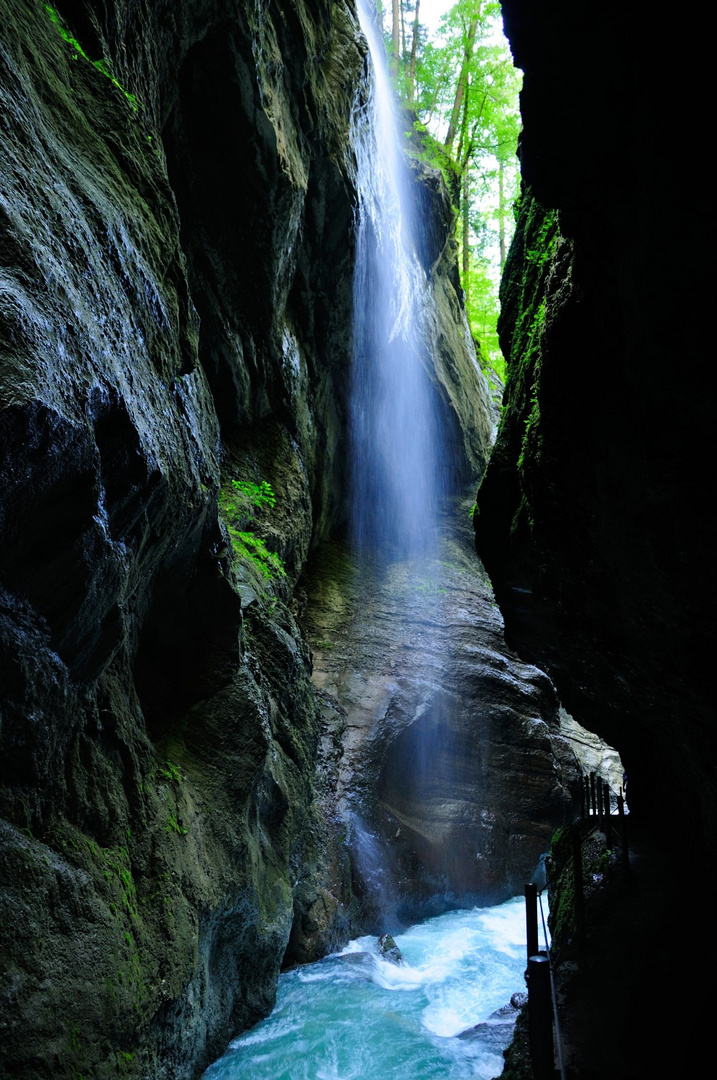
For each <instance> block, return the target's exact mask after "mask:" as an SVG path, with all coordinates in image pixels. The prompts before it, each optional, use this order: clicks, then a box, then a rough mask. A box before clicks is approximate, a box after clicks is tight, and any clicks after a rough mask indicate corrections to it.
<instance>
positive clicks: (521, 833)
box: [302, 500, 577, 932]
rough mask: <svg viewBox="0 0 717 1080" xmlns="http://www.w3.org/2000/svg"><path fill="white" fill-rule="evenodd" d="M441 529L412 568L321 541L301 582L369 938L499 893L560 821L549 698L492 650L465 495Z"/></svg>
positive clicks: (496, 638)
mask: <svg viewBox="0 0 717 1080" xmlns="http://www.w3.org/2000/svg"><path fill="white" fill-rule="evenodd" d="M443 532H444V536H443V540H442V543H441V545H440V547H439V549H438V550H437V551H436V553H435V556H434V557H433V558H430V559H428V558H426V559H425V560H423V561H418V560H414V561H411V560H397V561H394V562H382V561H380V560H378V559H377V560H376V561H375V562H373V563H372V564H370V565H366V564H364V565H357V563H356V560H355V558H352V557H351V554H350V552H349V551H347V550H346V549H345V548H343V547H342V546H340V545H338V544H336V543H333V544H327V545H323V546H322V547H320V548H319V549H318V550H317V552H316V553H315V555H314V557H313V559H312V561H311V563H310V566H309V569H308V571H307V574H306V575H305V577H304V579H303V582H302V584H303V585H304V587H305V588H306V590H307V594H308V599H307V603H306V607H305V610H304V611H303V614H302V624H303V625H304V626H305V628H306V633H307V638H308V640H309V643H310V645H311V650H312V655H313V660H314V671H313V680H314V683H315V685H316V686H317V687H318V689H319V691H320V693H321V695H322V697H323V700H324V711H325V714H326V717H327V723H328V724H329V725H333V726H334V728H335V729H338V730H339V731H340V732H341V742H342V746H343V753H342V756H341V759H340V761H339V763H338V765H339V774H338V775H339V783H338V790H337V794H338V806H339V809H340V812H341V815H342V818H343V819H344V820H345V821H346V824H347V831H348V838H349V842H350V848H351V854H352V858H353V860H354V865H355V868H356V871H357V873H356V874H355V878H356V883H355V889H356V893H357V895H358V896H360V898H361V913H362V919H363V920H364V921H365V922H366V923H367V924H368V925H369V926H371V927H372V928H373V929H374V930H375V931H376V932H379V931H380V930H381V929H383V930H385V929H386V927H389V928H390V929H394V928H396V927H400V925H401V924H402V923H407V922H414V921H417V920H418V919H421V918H425V917H426V916H427V915H429V914H437V913H438V912H440V911H444V910H446V909H448V908H451V907H455V906H457V905H462V906H473V905H475V904H481V905H483V904H487V903H491V902H500V901H502V900H505V899H507V898H508V897H510V896H515V895H516V894H518V893H520V892H521V891H522V889H523V887H524V884H525V882H526V881H530V880H531V878H532V876H533V873H534V871H535V868H536V864H537V862H538V859H539V856H540V854H541V853H542V852H544V851H547V850H548V848H549V846H550V837H551V834H552V832H553V830H554V829H555V828H556V827H557V826H558V825H561V824H563V823H564V822H565V821H566V820H570V818H571V816H572V810H573V806H572V796H571V792H572V791H575V790H576V783H575V781H576V776H577V769H576V764H575V759H574V756H573V753H572V751H571V750H570V749H569V748H568V746H567V744H566V743H565V741H564V740H563V738H562V737H561V735H560V730H559V718H558V700H557V696H556V693H555V689H554V687H553V685H552V683H551V682H550V680H549V679H548V678H547V677H546V676H545V674H544V672H542V671H540V670H539V669H538V668H535V667H532V666H530V665H527V664H524V663H521V662H520V660H519V659H518V657H517V656H515V654H513V653H511V651H510V650H509V649H508V648H507V647H506V645H505V640H504V637H503V623H502V619H501V617H500V613H499V611H498V608H497V606H496V604H495V601H494V597H493V593H492V590H491V588H490V583H489V582H488V580H487V577H486V575H485V573H484V571H483V570H482V568H481V567H480V566H478V567H477V566H476V563H475V555H473V556H472V557H471V542H470V540H471V524H470V517H469V500H468V501H466V500H463V501H461V502H460V503H459V504H458V505H456V506H455V507H454V511H453V516H452V517H449V516H447V517H446V520H445V522H444V528H443Z"/></svg>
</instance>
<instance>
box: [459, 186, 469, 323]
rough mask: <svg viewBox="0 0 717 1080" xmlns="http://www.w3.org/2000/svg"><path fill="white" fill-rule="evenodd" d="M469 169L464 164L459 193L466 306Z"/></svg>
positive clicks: (467, 290) (467, 285)
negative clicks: (461, 185) (461, 186)
mask: <svg viewBox="0 0 717 1080" xmlns="http://www.w3.org/2000/svg"><path fill="white" fill-rule="evenodd" d="M469 173H470V170H469V168H468V166H467V165H466V170H465V172H464V173H463V188H462V193H461V216H462V218H463V221H462V223H461V225H462V230H461V231H462V238H463V239H462V242H463V251H462V253H461V255H462V263H463V291H464V293H465V294H466V306H467V304H468V292H469V288H470V280H469V279H470V251H471V248H470V190H469V189H470V185H469V182H468V176H469Z"/></svg>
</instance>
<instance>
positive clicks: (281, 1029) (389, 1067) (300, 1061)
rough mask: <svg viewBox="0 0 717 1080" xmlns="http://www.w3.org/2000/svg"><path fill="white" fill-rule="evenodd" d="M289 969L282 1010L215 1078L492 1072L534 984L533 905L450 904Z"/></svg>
mask: <svg viewBox="0 0 717 1080" xmlns="http://www.w3.org/2000/svg"><path fill="white" fill-rule="evenodd" d="M394 938H395V942H396V945H397V946H398V948H399V949H400V951H401V954H402V957H403V959H402V961H401V962H400V963H398V964H397V963H394V962H392V961H390V960H387V959H383V958H382V955H381V950H380V947H379V944H378V939H377V938H375V937H361V938H357V939H356V940H355V941H351V942H350V943H349V944H348V945H347V946H346V948H345V949H343V951H342V952H340V953H334V954H332V955H331V956H327V957H326V958H325V959H323V960H320V961H319V962H318V963H316V964H309V965H306V966H304V967H299V968H294V969H293V970H292V971H288V972H286V973H285V974H283V975H282V976H281V977H280V980H279V988H278V993H277V999H276V1006H275V1008H274V1011H273V1012H272V1013H271V1015H270V1016H268V1017H267V1019H266V1020H263V1021H262V1022H261V1023H260V1024H258V1025H257V1026H256V1027H254V1028H252V1029H251V1030H250V1031H247V1032H245V1033H244V1034H243V1035H241V1036H240V1037H239V1038H238V1039H235V1040H234V1041H233V1042H232V1043H231V1045H230V1046H229V1049H228V1050H227V1052H226V1054H225V1055H224V1056H223V1057H222V1058H220V1059H219V1061H217V1062H215V1063H214V1064H213V1065H212V1066H211V1067H210V1068H209V1069H208V1070H207V1072H206V1073H205V1077H206V1080H240V1078H241V1080H399V1078H400V1080H407V1078H409V1077H410V1080H429V1078H431V1080H432V1078H435V1080H438V1078H440V1080H463V1078H466V1080H467V1078H471V1080H476V1078H481V1080H492V1078H493V1077H496V1076H499V1075H500V1073H501V1072H502V1069H503V1050H504V1049H505V1047H506V1046H507V1045H508V1043H509V1042H510V1039H511V1037H512V1032H513V1024H514V1022H515V1019H516V1017H517V1015H518V1010H517V1009H515V1008H513V1007H512V1006H511V1005H510V999H511V996H512V995H513V994H514V993H516V992H524V991H525V980H524V972H525V968H526V945H525V940H526V930H525V903H524V900H523V898H522V897H515V898H514V899H512V900H508V901H506V902H505V903H504V904H499V905H497V906H495V907H488V908H473V909H472V910H470V911H451V912H448V913H447V914H444V915H439V916H437V917H435V918H432V919H427V920H425V921H424V922H422V923H419V924H417V925H416V926H412V927H410V928H409V929H407V930H406V931H404V932H403V933H400V934H395V935H394Z"/></svg>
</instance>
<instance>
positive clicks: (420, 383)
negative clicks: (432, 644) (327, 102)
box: [351, 0, 444, 556]
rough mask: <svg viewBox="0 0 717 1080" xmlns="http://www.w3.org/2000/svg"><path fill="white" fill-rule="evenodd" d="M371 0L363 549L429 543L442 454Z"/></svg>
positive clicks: (356, 412)
mask: <svg viewBox="0 0 717 1080" xmlns="http://www.w3.org/2000/svg"><path fill="white" fill-rule="evenodd" d="M368 4H369V0H358V14H359V20H360V22H361V28H362V29H363V32H364V34H365V35H366V39H367V41H368V45H369V53H370V58H371V61H372V68H373V70H372V78H370V79H369V96H368V100H367V101H366V102H365V103H364V104H362V106H361V107H360V108H358V109H357V110H356V113H355V116H354V118H353V128H354V130H353V145H354V147H355V150H356V157H357V167H358V191H359V211H358V223H357V236H356V268H355V273H354V361H353V375H352V386H351V456H352V538H353V542H354V544H355V546H356V548H357V549H358V550H359V551H361V552H367V551H371V552H372V551H376V550H377V549H383V550H384V551H386V550H388V551H396V552H398V553H399V554H401V555H404V556H413V555H417V554H419V553H421V552H425V551H426V550H427V548H428V547H429V546H430V539H431V533H432V530H433V527H434V525H435V520H436V515H437V510H438V504H439V495H440V491H441V487H442V483H443V481H442V473H443V471H444V470H443V463H442V461H441V451H440V432H439V423H438V417H437V410H436V407H435V406H436V403H437V399H436V394H435V390H434V388H433V387H432V385H431V382H430V379H429V376H428V374H427V364H426V356H425V352H424V346H423V327H422V323H423V313H424V310H425V305H426V303H428V302H429V297H428V286H427V281H426V275H425V272H424V270H423V267H422V266H421V264H420V262H419V259H418V257H417V254H416V244H415V222H414V219H413V206H414V203H415V199H413V198H412V197H411V193H410V188H409V175H408V169H407V165H406V162H405V159H404V156H403V154H402V152H401V141H402V140H403V139H404V138H405V136H404V135H403V133H402V129H401V128H400V126H399V124H398V118H397V109H396V103H395V100H394V96H393V91H392V88H391V84H390V80H389V75H388V70H387V65H386V56H385V52H384V49H383V43H382V41H381V36H380V30H379V28H378V26H377V23H376V19H375V15H374V14H373V13H372V12H371V11H370V10H369V7H368Z"/></svg>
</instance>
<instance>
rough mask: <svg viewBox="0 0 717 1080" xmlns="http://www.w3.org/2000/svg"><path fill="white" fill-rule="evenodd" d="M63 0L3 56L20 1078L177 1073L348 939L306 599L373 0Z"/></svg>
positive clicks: (5, 445)
mask: <svg viewBox="0 0 717 1080" xmlns="http://www.w3.org/2000/svg"><path fill="white" fill-rule="evenodd" d="M58 10H59V16H58V15H56V14H55V13H53V12H51V11H50V12H48V10H47V9H46V8H45V5H44V4H41V3H36V2H34V0H31V2H30V3H23V2H20V0H9V2H8V3H7V4H5V5H4V8H3V26H2V50H1V51H0V79H1V92H2V139H3V154H2V165H1V166H0V170H1V173H2V180H1V183H0V245H1V248H2V264H3V268H2V278H1V279H0V321H1V324H2V331H1V337H2V357H1V361H0V362H1V363H2V380H1V385H0V394H1V395H2V399H1V404H2V412H1V413H0V431H1V440H2V460H1V464H0V484H1V486H2V503H1V506H2V509H1V511H0V513H1V514H2V517H1V519H0V532H1V539H0V552H1V559H2V561H1V572H0V593H1V596H2V600H1V614H0V626H1V630H2V652H1V655H0V673H1V676H2V714H1V715H2V727H1V738H2V755H1V756H0V789H1V792H2V794H1V796H0V799H1V807H2V818H3V822H2V826H1V829H2V845H1V852H2V853H1V854H0V865H1V866H2V874H1V876H2V898H1V901H0V902H1V904H2V918H1V919H0V922H1V923H2V931H1V932H0V933H1V934H2V970H3V977H2V990H1V991H0V993H1V994H2V1005H1V1006H0V1014H1V1015H2V1021H1V1023H2V1039H1V1040H0V1041H1V1043H2V1049H1V1050H0V1062H1V1064H0V1072H2V1073H3V1075H8V1076H13V1077H16V1078H18V1080H20V1078H21V1077H33V1078H38V1077H43V1076H48V1077H49V1076H74V1075H79V1074H83V1073H84V1074H87V1075H89V1074H91V1075H95V1076H109V1075H116V1074H119V1075H124V1074H126V1075H134V1076H149V1075H151V1076H155V1077H162V1076H166V1077H170V1076H171V1077H172V1078H175V1077H182V1076H191V1075H194V1074H195V1073H196V1071H197V1069H198V1067H199V1066H200V1065H202V1064H205V1063H206V1062H207V1061H208V1060H209V1059H211V1057H212V1056H215V1055H217V1054H218V1053H219V1052H220V1051H221V1050H222V1049H223V1048H224V1046H225V1045H226V1041H227V1039H228V1038H229V1037H230V1036H231V1034H232V1033H233V1032H234V1031H236V1030H238V1029H241V1028H242V1027H245V1026H247V1024H249V1023H252V1022H254V1021H255V1020H256V1019H258V1018H259V1017H260V1016H261V1015H262V1014H263V1013H264V1012H265V1011H266V1010H267V1009H268V1008H269V1007H270V1004H271V1001H272V998H273V994H274V990H275V984H276V977H277V973H278V970H279V966H280V964H281V962H282V958H283V957H284V954H285V951H286V946H287V943H288V940H289V936H290V932H291V929H292V924H293V923H294V909H295V907H296V911H297V913H298V914H299V915H300V916H302V917H303V918H304V921H303V922H302V923H301V926H306V927H308V928H309V929H308V930H306V931H305V932H304V931H302V932H301V933H299V934H298V935H295V938H296V940H295V942H294V944H293V953H294V955H296V956H298V957H301V958H306V957H310V956H312V955H320V954H321V953H322V952H323V951H325V950H326V949H327V948H328V947H329V945H330V943H331V942H332V941H333V940H335V939H336V937H337V936H341V935H342V934H345V932H346V926H347V924H348V917H349V916H348V911H347V908H346V907H345V905H344V893H343V891H342V890H343V888H344V885H343V882H344V881H345V878H346V875H345V872H344V869H343V867H344V864H345V858H344V855H343V851H342V849H341V847H340V844H339V840H338V838H337V837H335V836H334V835H333V833H332V832H331V829H330V826H329V825H328V824H327V823H326V822H328V820H329V816H328V815H327V814H322V813H321V812H320V803H321V799H322V798H323V797H324V795H325V794H326V792H327V790H328V789H329V788H330V786H331V769H330V767H329V766H328V765H327V766H326V768H323V767H322V765H321V762H319V764H318V766H317V752H316V751H317V746H318V738H319V721H320V718H319V715H318V713H317V710H316V704H315V695H314V691H313V688H312V686H311V683H310V656H309V653H308V649H307V647H306V645H305V644H304V643H303V641H302V638H301V636H300V634H299V633H298V631H297V628H296V625H295V623H294V620H293V617H292V615H291V614H290V612H289V610H288V608H287V607H286V605H285V602H286V601H287V600H288V599H289V596H290V592H291V588H292V585H293V582H294V581H295V579H296V577H297V575H298V573H299V571H300V569H301V567H302V564H303V560H304V559H305V556H306V552H307V549H308V545H309V539H310V536H311V530H312V527H313V521H312V517H313V515H312V499H314V500H315V501H316V505H317V507H318V508H319V510H318V512H317V521H318V525H317V528H318V530H319V532H320V531H321V529H322V528H324V527H326V525H325V523H327V522H331V521H332V520H334V519H335V518H336V516H337V513H338V510H337V506H338V502H339V497H338V494H337V492H339V491H340V485H339V483H338V481H337V477H339V476H340V472H341V463H340V454H341V447H340V441H339V438H338V436H337V429H338V427H339V425H340V414H341V409H342V395H341V392H340V391H339V390H336V391H334V387H333V380H334V379H336V380H338V381H339V382H340V381H341V380H342V379H343V372H344V371H345V368H346V362H347V340H348V334H347V330H346V326H347V325H348V317H347V313H348V298H349V297H350V279H351V269H350V262H351V242H350V228H349V227H350V223H351V214H352V193H351V181H350V174H351V162H350V152H349V149H348V143H347V130H348V122H349V117H350V111H351V107H352V102H353V98H354V96H355V93H356V86H357V83H358V80H359V79H360V77H361V73H362V67H363V59H362V52H361V47H360V45H359V43H358V40H357V34H356V27H355V24H354V19H353V16H352V13H351V11H350V10H349V9H348V8H347V7H345V6H344V5H321V4H320V5H319V6H318V7H317V8H313V9H312V10H311V11H309V9H308V7H303V6H301V5H299V6H296V5H289V4H287V5H283V6H281V5H280V6H276V5H272V6H271V7H269V6H267V5H259V6H256V5H244V4H238V3H232V2H226V3H222V2H219V3H212V2H207V3H201V2H200V3H195V2H191V3H189V2H187V3H175V2H172V3H159V4H154V3H153V4H144V3H135V2H131V0H128V2H126V3H124V2H122V0H120V2H118V3H112V4H104V3H101V2H98V3H91V2H88V3H71V2H68V3H63V4H58ZM60 17H62V18H63V19H64V20H65V24H64V25H65V27H66V29H65V31H64V36H63V32H61V25H60V23H58V21H57V20H58V18H60ZM68 39H73V40H68ZM103 58H104V62H103V64H102V66H101V67H100V66H98V65H97V64H95V63H93V61H99V60H102V59H103ZM110 72H111V76H110ZM135 99H136V100H135ZM137 102H139V103H141V104H139V106H137ZM319 368H320V369H321V378H320V379H319V378H318V377H317V370H318V369H319ZM237 476H239V477H241V478H242V480H243V481H244V482H245V483H247V484H250V485H251V484H254V487H259V486H260V485H261V483H263V482H264V481H267V482H270V483H271V484H272V486H273V490H274V493H275V496H276V500H277V504H278V505H277V509H276V513H275V514H274V515H271V520H269V521H266V522H265V523H264V526H263V532H262V536H261V539H262V540H263V542H264V543H265V544H267V545H268V548H267V549H265V550H267V551H269V550H271V551H274V552H276V553H278V555H279V556H280V557H281V559H282V560H283V563H284V570H283V571H281V572H279V571H277V572H276V574H275V577H274V579H273V581H269V583H268V584H267V585H263V584H262V582H264V580H265V579H264V577H263V572H264V571H266V570H267V567H268V566H271V565H274V564H270V563H268V561H267V559H266V558H264V559H263V560H262V557H255V559H254V563H252V562H251V560H249V562H248V564H247V566H248V568H247V567H245V570H244V572H243V576H242V575H241V574H240V576H239V577H237V574H238V573H239V570H238V569H237V567H235V566H234V565H233V564H232V560H230V559H229V558H228V557H227V553H226V531H225V530H224V527H223V526H222V525H220V521H219V517H218V503H219V501H220V499H219V494H220V487H221V486H222V485H223V487H224V488H226V487H227V486H228V485H229V490H230V491H231V490H233V489H232V488H231V479H232V478H234V477H237ZM240 526H242V530H241V531H244V532H247V531H249V532H251V530H252V529H254V527H255V526H254V523H252V524H251V525H249V524H248V523H246V522H245V523H243V525H242V523H240ZM252 550H254V551H256V550H257V549H256V548H254V549H252ZM252 575H253V576H252ZM240 596H241V597H242V601H243V602H240ZM299 882H300V883H301V887H300V888H298V887H297V883H299Z"/></svg>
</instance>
